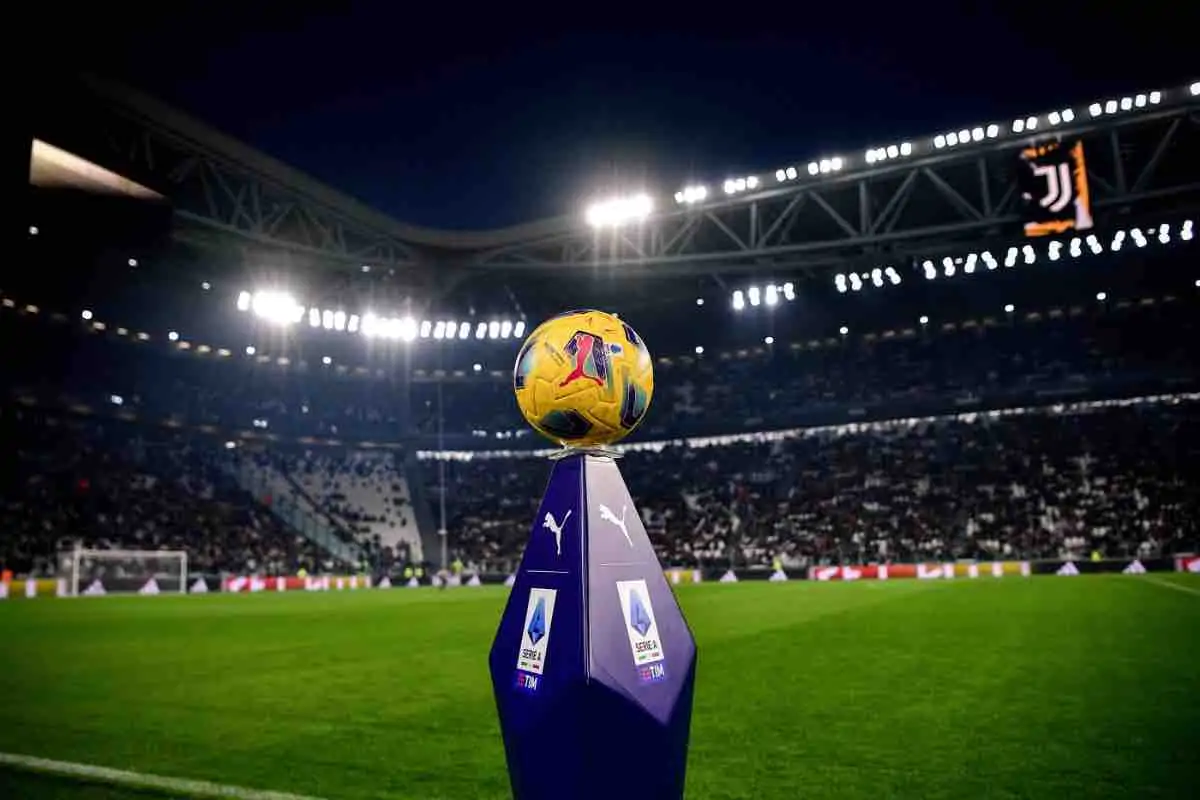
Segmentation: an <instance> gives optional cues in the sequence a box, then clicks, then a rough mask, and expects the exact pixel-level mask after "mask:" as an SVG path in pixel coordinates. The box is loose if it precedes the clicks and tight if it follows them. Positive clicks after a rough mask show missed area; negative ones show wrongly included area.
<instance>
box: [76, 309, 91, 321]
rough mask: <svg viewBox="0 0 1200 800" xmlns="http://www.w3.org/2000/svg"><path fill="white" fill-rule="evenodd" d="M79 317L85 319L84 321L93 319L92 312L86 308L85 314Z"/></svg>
mask: <svg viewBox="0 0 1200 800" xmlns="http://www.w3.org/2000/svg"><path fill="white" fill-rule="evenodd" d="M79 316H81V317H83V318H84V319H91V318H92V312H91V311H90V310H88V309H86V308H85V309H84V310H83V313H81V314H80V315H79Z"/></svg>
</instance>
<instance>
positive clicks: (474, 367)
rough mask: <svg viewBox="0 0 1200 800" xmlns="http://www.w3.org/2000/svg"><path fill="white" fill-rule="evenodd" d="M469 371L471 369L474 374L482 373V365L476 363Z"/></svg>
mask: <svg viewBox="0 0 1200 800" xmlns="http://www.w3.org/2000/svg"><path fill="white" fill-rule="evenodd" d="M471 369H473V370H474V371H476V372H483V364H480V363H478V362H476V363H475V364H474V365H473V366H472V367H471Z"/></svg>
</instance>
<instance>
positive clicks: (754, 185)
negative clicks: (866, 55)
mask: <svg viewBox="0 0 1200 800" xmlns="http://www.w3.org/2000/svg"><path fill="white" fill-rule="evenodd" d="M1188 95H1190V96H1191V97H1196V96H1200V81H1197V82H1195V83H1192V84H1190V85H1188V86H1184V87H1180V88H1176V89H1171V90H1168V91H1167V92H1163V91H1157V90H1156V91H1151V92H1142V93H1139V94H1134V95H1127V96H1124V97H1121V98H1117V99H1106V100H1104V101H1100V102H1095V103H1092V104H1091V105H1090V106H1088V107H1087V111H1088V113H1089V114H1091V116H1092V117H1093V118H1096V117H1100V116H1104V115H1111V114H1123V113H1128V112H1131V111H1140V110H1143V109H1150V108H1152V107H1154V106H1157V105H1159V104H1161V103H1162V102H1163V100H1164V99H1165V98H1167V97H1170V98H1171V99H1175V98H1177V97H1180V96H1188ZM1081 115H1082V112H1081V111H1077V110H1076V109H1074V108H1071V107H1066V108H1060V109H1056V110H1054V111H1050V112H1049V113H1046V114H1044V115H1037V114H1030V115H1026V116H1021V117H1016V118H1013V119H1012V121H1011V123H1010V124H1009V127H1008V132H1009V133H1011V134H1017V135H1021V134H1031V133H1034V132H1036V131H1037V130H1038V129H1039V128H1040V127H1043V123H1045V124H1046V126H1049V127H1057V126H1061V125H1067V124H1070V123H1072V122H1075V121H1076V119H1077V118H1078V117H1080V116H1081ZM1004 134H1005V131H1004V130H1003V129H1002V126H1001V125H999V124H997V123H994V122H992V123H986V124H982V125H973V126H970V127H962V128H957V129H955V130H952V131H946V132H943V133H939V134H937V135H935V136H931V137H929V138H926V139H923V140H921V141H919V142H912V141H907V142H897V143H895V144H890V145H884V146H881V147H869V148H867V149H866V150H863V151H860V152H861V153H862V155H861V157H859V158H854V159H843V158H841V157H840V156H839V157H833V158H821V159H816V160H813V161H810V162H808V164H807V173H808V174H807V177H810V178H818V179H820V178H822V177H824V176H827V175H831V174H833V173H837V172H840V171H841V170H842V169H843V168H850V169H855V168H863V167H867V168H870V167H873V166H875V165H877V164H880V163H883V162H886V161H891V160H893V159H897V158H906V157H908V156H912V155H917V154H921V153H929V152H931V151H937V150H944V149H946V148H953V147H962V146H964V145H974V144H979V143H982V142H985V141H988V140H994V139H998V138H1000V137H1001V136H1002V135H1004ZM803 172H804V170H801V169H797V168H796V167H793V166H787V167H779V168H777V169H775V170H772V171H770V172H767V173H765V174H764V175H746V176H744V177H739V178H729V179H727V180H725V181H724V182H723V183H722V188H723V189H724V190H725V193H726V194H727V195H735V194H740V193H742V192H748V191H752V190H754V189H758V188H764V187H763V183H764V181H766V180H769V178H768V177H767V176H769V175H771V174H773V175H774V176H775V183H776V184H782V183H785V182H791V181H795V180H798V179H801V178H804V177H806V176H805V175H804V174H803ZM697 189H699V190H701V191H696V190H697ZM706 196H707V191H706V190H703V187H702V186H687V187H684V188H683V189H681V190H679V191H677V192H675V202H676V203H677V204H680V205H685V204H691V203H695V202H699V201H700V200H703V199H704V198H705V197H706Z"/></svg>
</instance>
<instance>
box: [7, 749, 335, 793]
mask: <svg viewBox="0 0 1200 800" xmlns="http://www.w3.org/2000/svg"><path fill="white" fill-rule="evenodd" d="M0 766H8V767H15V768H17V769H23V770H27V771H30V772H41V773H46V774H50V775H63V776H66V777H69V778H82V779H84V780H89V781H99V782H101V783H110V784H115V785H117V786H128V787H131V788H134V789H155V790H158V791H163V792H171V793H174V794H179V795H185V796H188V797H210V798H214V797H215V798H233V800H321V798H319V797H309V796H306V795H300V794H289V793H287V792H270V791H260V790H258V789H247V788H245V787H242V786H227V785H225V784H221V783H212V782H210V781H196V780H190V779H188V778H169V777H165V776H162V775H147V774H145V773H142V772H129V771H127V770H123V769H111V768H109V767H98V766H95V765H94V764H77V763H75V762H73V761H54V760H52V759H49V758H37V757H36V756H26V755H20V754H19V753H0Z"/></svg>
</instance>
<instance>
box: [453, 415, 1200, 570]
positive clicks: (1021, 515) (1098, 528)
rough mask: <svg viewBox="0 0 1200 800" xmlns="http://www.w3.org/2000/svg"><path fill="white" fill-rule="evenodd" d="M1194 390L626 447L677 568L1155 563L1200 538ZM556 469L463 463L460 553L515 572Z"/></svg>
mask: <svg viewBox="0 0 1200 800" xmlns="http://www.w3.org/2000/svg"><path fill="white" fill-rule="evenodd" d="M1198 401H1200V396H1196V395H1192V396H1190V399H1187V400H1180V399H1178V398H1174V399H1169V400H1161V401H1155V402H1131V403H1127V404H1126V403H1107V404H1106V403H1082V404H1078V405H1077V406H1075V407H1062V406H1058V405H1053V406H1047V407H1042V408H1037V409H1029V410H1027V411H1020V412H1016V411H1013V412H1007V413H1002V412H998V413H982V414H977V413H967V414H961V415H955V416H946V417H941V418H925V419H909V420H904V421H899V422H890V423H867V424H862V425H848V426H837V427H832V428H824V429H810V430H800V431H793V432H786V433H775V434H766V435H754V436H750V437H734V438H736V439H740V441H738V440H733V438H723V439H717V440H708V441H703V440H702V441H701V443H700V444H699V445H692V446H689V445H682V444H675V445H668V446H667V447H664V448H662V449H661V450H639V451H636V452H632V453H629V454H628V456H627V457H626V458H625V459H624V460H623V462H622V469H623V471H624V472H625V475H626V477H627V480H629V481H630V483H631V484H633V485H637V486H638V487H639V488H640V489H642V494H641V497H640V498H639V500H640V506H641V507H640V511H641V513H642V517H643V521H644V522H645V523H646V527H647V531H648V532H649V533H650V536H651V540H652V541H653V542H654V543H655V545H656V547H657V549H658V552H659V556H660V558H661V559H662V561H663V562H664V563H665V564H671V565H676V566H682V567H693V566H695V567H723V566H726V565H729V566H738V567H742V566H766V565H768V564H770V563H771V562H772V561H773V560H774V559H775V558H776V557H779V558H781V559H782V560H783V561H784V564H785V566H788V567H807V566H810V565H817V564H863V563H886V562H889V561H894V562H912V561H920V560H930V561H946V560H955V559H980V560H994V559H1005V560H1007V559H1039V558H1080V557H1085V556H1086V555H1087V554H1089V553H1091V552H1092V551H1094V550H1095V551H1099V552H1100V553H1102V554H1104V555H1106V556H1109V557H1113V558H1118V557H1141V558H1148V557H1157V556H1159V555H1162V554H1164V553H1171V552H1191V551H1194V550H1196V549H1197V548H1198V547H1200V524H1197V521H1196V520H1197V518H1198V517H1197V515H1198V513H1200V491H1198V489H1197V487H1198V486H1200V481H1198V480H1197V479H1198V478H1200V474H1198V473H1197V466H1196V465H1197V464H1200V415H1198V413H1197V412H1198V411H1200V404H1198ZM546 473H547V468H546V465H545V463H544V461H542V460H541V459H536V458H507V459H503V460H501V461H499V463H497V461H495V460H483V459H474V460H471V461H465V462H459V463H453V467H452V471H451V474H452V476H453V478H452V480H453V483H452V484H451V485H452V491H451V495H452V496H453V497H455V498H457V502H456V504H455V514H454V518H453V523H452V525H451V529H452V530H454V531H455V532H456V533H457V535H458V541H459V542H462V544H463V547H464V550H465V556H464V557H465V558H466V559H468V560H471V561H477V562H484V563H487V564H488V565H490V566H492V567H493V568H496V569H500V570H502V571H503V570H505V569H511V568H512V567H513V563H514V560H515V559H516V558H517V557H519V555H520V550H521V548H522V547H523V545H524V542H525V539H526V538H527V536H528V526H529V520H530V519H532V518H533V517H534V516H535V514H536V510H537V508H536V502H537V501H536V499H535V498H537V497H538V495H539V489H540V487H541V484H542V483H543V482H544V480H545V477H546Z"/></svg>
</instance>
